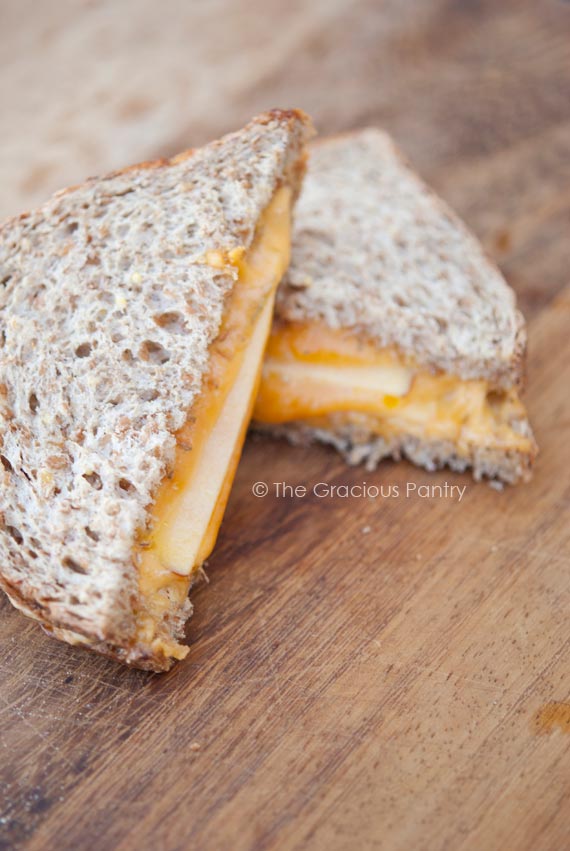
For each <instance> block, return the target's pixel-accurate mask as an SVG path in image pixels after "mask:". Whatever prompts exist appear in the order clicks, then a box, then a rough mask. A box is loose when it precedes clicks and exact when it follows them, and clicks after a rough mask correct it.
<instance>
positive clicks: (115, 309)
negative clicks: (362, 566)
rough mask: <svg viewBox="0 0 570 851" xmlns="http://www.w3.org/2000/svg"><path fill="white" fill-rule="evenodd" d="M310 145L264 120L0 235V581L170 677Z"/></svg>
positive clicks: (89, 640)
mask: <svg viewBox="0 0 570 851" xmlns="http://www.w3.org/2000/svg"><path fill="white" fill-rule="evenodd" d="M309 132H310V126H309V121H308V119H307V117H306V116H305V115H304V114H303V113H300V112H284V111H274V112H271V113H268V114H265V115H262V116H260V117H258V118H256V119H255V120H254V121H252V122H251V123H250V124H248V125H247V127H245V128H244V129H243V130H241V131H239V132H237V133H234V134H232V135H229V136H226V137H225V138H223V139H222V140H221V141H219V142H215V143H213V144H211V145H208V146H206V147H204V148H202V149H200V150H195V151H188V152H186V153H184V154H181V155H180V156H178V157H175V158H174V159H172V160H162V161H158V162H153V163H144V164H142V165H139V166H135V167H133V168H129V169H126V170H124V171H121V172H116V173H114V174H111V175H109V176H108V177H105V178H101V179H92V180H89V181H88V182H87V183H85V184H84V185H82V186H78V187H74V188H72V189H69V190H65V191H63V192H61V193H59V194H58V195H56V196H55V197H53V198H52V199H51V200H50V201H48V202H47V204H45V205H44V206H43V207H42V208H40V209H39V210H36V211H35V212H31V213H27V214H24V215H22V216H20V217H19V218H16V219H13V220H10V221H8V222H6V223H5V224H4V225H3V226H2V227H1V229H0V282H1V286H0V345H1V348H0V391H1V397H0V401H1V433H0V453H1V461H2V467H0V472H1V474H2V481H1V490H0V493H1V496H0V525H1V528H0V559H1V561H0V582H1V585H2V587H3V588H4V589H5V591H6V592H7V594H8V595H9V597H10V599H11V600H12V602H13V603H14V605H16V606H17V607H18V608H20V609H22V611H24V612H25V613H27V614H28V615H31V616H32V617H34V618H36V619H37V620H39V621H40V622H41V623H42V624H44V626H45V627H46V628H47V629H48V630H49V631H51V632H52V633H53V634H54V635H56V636H57V637H58V638H61V639H63V640H65V641H68V642H70V643H79V644H83V645H86V646H88V647H91V648H92V649H94V650H98V651H99V652H102V653H105V654H108V655H110V656H114V657H116V658H117V659H119V660H121V661H124V662H127V663H129V664H132V665H136V666H138V667H141V668H147V669H152V670H155V671H159V670H163V669H167V668H168V667H170V665H171V664H172V662H173V660H175V659H180V658H182V657H184V656H185V655H186V653H187V649H188V648H187V647H185V646H183V645H181V644H180V643H179V639H180V637H181V636H182V635H183V626H184V622H185V620H186V618H187V617H188V615H189V613H190V611H191V607H190V604H189V602H188V600H187V595H188V590H189V586H190V584H191V582H192V578H193V577H194V576H195V574H196V572H197V570H198V569H199V567H200V565H201V564H202V562H203V561H204V559H206V558H207V556H208V555H209V554H210V551H211V549H212V547H213V545H214V541H215V538H216V533H217V531H218V527H219V525H220V521H221V517H222V514H223V511H224V507H225V504H226V500H227V497H228V492H229V489H230V486H231V482H232V479H233V475H234V471H235V468H236V465H237V461H238V458H239V455H240V451H241V447H242V442H243V439H244V434H245V431H246V428H247V424H248V421H249V417H250V415H251V408H252V405H253V400H254V394H255V392H256V390H257V385H258V379H259V372H260V368H261V361H262V356H263V350H264V347H265V344H266V340H267V335H268V333H269V329H270V324H271V314H272V310H273V301H274V295H275V290H276V288H277V285H278V283H279V281H280V279H281V276H282V274H283V272H284V270H285V269H286V267H287V264H288V262H289V252H290V221H291V208H292V204H293V201H294V199H295V197H296V195H297V193H298V190H299V186H300V181H301V179H302V175H303V172H304V158H305V155H304V141H305V139H306V137H307V136H308V134H309Z"/></svg>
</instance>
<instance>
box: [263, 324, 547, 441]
mask: <svg viewBox="0 0 570 851" xmlns="http://www.w3.org/2000/svg"><path fill="white" fill-rule="evenodd" d="M253 416H254V419H255V420H256V421H257V422H259V423H262V424H268V425H271V424H273V425H276V424H285V423H289V422H294V421H295V422H298V421H302V422H303V423H305V424H307V425H310V426H314V427H315V428H338V427H339V426H343V425H354V426H357V427H360V428H361V429H363V430H364V431H366V432H368V433H371V434H374V435H378V436H380V437H384V438H386V439H388V440H389V439H390V438H393V437H397V436H401V435H404V434H405V435H411V436H415V437H418V438H420V439H422V440H446V441H452V442H453V443H454V444H455V445H456V447H457V451H458V453H459V454H461V455H464V456H465V457H467V456H468V454H469V452H470V448H471V447H473V446H474V445H476V446H486V447H490V448H511V449H520V450H522V451H525V450H529V449H530V448H531V439H530V438H529V437H527V436H526V435H525V434H523V433H520V432H518V431H517V430H516V428H514V427H513V425H512V424H513V423H515V422H516V421H517V420H525V419H526V415H525V411H524V408H523V406H522V403H521V402H520V400H519V398H518V395H517V393H516V390H509V391H504V392H496V391H493V390H492V389H491V388H490V387H489V385H488V384H487V382H486V381H483V380H463V379H461V378H459V377H457V376H454V375H449V374H445V373H438V372H433V371H430V370H429V369H426V368H422V367H420V366H419V365H417V364H415V363H414V362H413V361H412V360H410V359H407V358H404V357H403V356H402V355H400V354H399V353H398V351H397V350H396V349H395V348H383V349H379V348H377V347H376V346H375V345H374V344H373V343H372V342H370V341H369V340H366V339H363V338H362V337H360V336H357V335H356V334H355V333H354V331H352V330H351V329H338V330H334V329H331V328H328V327H327V326H325V325H324V324H320V323H317V322H315V323H308V324H306V325H302V324H294V323H286V322H279V321H277V322H276V323H275V324H274V327H273V329H272V333H271V337H270V339H269V343H268V346H267V352H266V357H265V363H264V366H263V374H262V380H261V386H260V390H259V394H258V397H257V401H256V404H255V408H254V414H253Z"/></svg>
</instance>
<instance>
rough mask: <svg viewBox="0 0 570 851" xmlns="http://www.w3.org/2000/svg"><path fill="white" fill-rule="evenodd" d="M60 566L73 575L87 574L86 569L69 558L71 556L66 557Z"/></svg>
mask: <svg viewBox="0 0 570 851" xmlns="http://www.w3.org/2000/svg"><path fill="white" fill-rule="evenodd" d="M62 564H63V566H64V567H67V568H68V570H72V571H73V572H74V573H81V574H82V575H83V576H85V574H86V573H87V569H86V568H85V567H83V565H82V564H79V562H78V561H75V559H74V558H71V556H66V557H65V558H64V559H63V561H62Z"/></svg>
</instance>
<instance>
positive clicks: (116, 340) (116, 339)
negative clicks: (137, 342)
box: [111, 331, 124, 343]
mask: <svg viewBox="0 0 570 851" xmlns="http://www.w3.org/2000/svg"><path fill="white" fill-rule="evenodd" d="M123 339H124V337H123V335H122V334H121V333H120V331H114V332H113V333H112V334H111V342H112V343H120V342H121V340H123Z"/></svg>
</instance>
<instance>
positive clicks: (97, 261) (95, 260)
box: [85, 254, 101, 266]
mask: <svg viewBox="0 0 570 851" xmlns="http://www.w3.org/2000/svg"><path fill="white" fill-rule="evenodd" d="M85 265H86V266H100V265H101V258H100V257H99V256H98V255H97V254H90V255H89V257H88V258H87V260H86V261H85Z"/></svg>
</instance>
